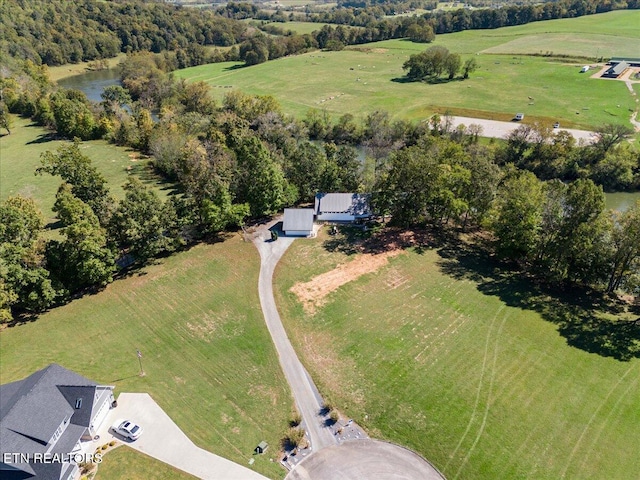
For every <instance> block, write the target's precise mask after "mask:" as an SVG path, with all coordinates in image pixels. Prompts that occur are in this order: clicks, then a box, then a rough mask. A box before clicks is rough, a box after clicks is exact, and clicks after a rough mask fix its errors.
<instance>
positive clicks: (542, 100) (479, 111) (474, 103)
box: [175, 11, 640, 129]
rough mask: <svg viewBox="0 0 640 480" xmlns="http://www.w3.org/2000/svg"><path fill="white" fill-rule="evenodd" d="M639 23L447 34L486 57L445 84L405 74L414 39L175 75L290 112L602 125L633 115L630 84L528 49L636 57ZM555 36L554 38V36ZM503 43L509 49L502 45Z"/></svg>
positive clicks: (627, 15)
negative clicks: (265, 98)
mask: <svg viewBox="0 0 640 480" xmlns="http://www.w3.org/2000/svg"><path fill="white" fill-rule="evenodd" d="M639 24H640V11H618V12H611V13H606V14H600V15H592V16H589V17H581V18H577V19H570V20H554V21H547V22H537V23H535V24H529V25H524V26H519V27H509V28H502V29H496V30H476V31H466V32H460V33H454V34H447V35H439V36H438V37H437V38H436V41H435V42H434V43H433V45H442V46H445V47H447V48H448V49H449V50H450V51H452V52H456V53H459V54H461V55H462V57H463V60H466V59H468V58H470V57H472V56H473V57H474V58H475V59H476V60H477V62H478V64H479V69H478V70H477V71H476V72H475V73H473V74H472V75H471V78H469V79H468V80H465V81H452V82H444V83H439V84H426V83H404V82H403V81H402V79H403V77H404V71H403V70H402V64H403V63H404V62H405V61H406V60H407V59H408V58H409V56H410V55H411V54H415V53H419V52H421V51H423V50H425V49H426V48H428V47H429V46H431V45H425V44H416V43H412V42H410V41H407V40H390V41H384V42H376V43H371V44H367V45H361V46H352V47H348V48H347V49H346V50H343V51H340V52H311V53H308V54H304V55H299V56H292V57H287V58H282V59H278V60H274V61H270V62H267V63H264V64H260V65H255V66H252V67H247V68H236V67H237V66H238V65H240V64H238V63H220V64H210V65H201V66H198V67H193V68H188V69H184V70H179V71H177V72H175V74H176V76H177V77H179V78H185V79H187V80H190V81H199V80H202V81H205V82H207V83H209V84H210V85H211V86H212V87H213V88H212V92H213V95H214V96H215V97H216V98H217V99H218V100H221V99H222V98H223V96H224V94H225V93H226V92H228V91H229V90H230V89H238V90H241V91H244V92H247V93H251V94H261V95H265V94H269V95H273V96H274V97H276V98H277V99H278V100H279V102H280V103H281V105H282V106H283V109H284V110H285V112H287V113H289V114H293V115H296V116H298V117H302V116H304V115H305V114H306V112H307V111H308V110H309V109H311V108H315V109H320V110H326V111H327V112H328V113H329V114H331V115H332V116H334V117H337V116H339V115H343V114H345V113H351V114H354V115H356V116H360V117H363V116H365V115H366V114H367V113H368V112H371V111H374V110H376V109H380V110H386V111H388V112H390V113H391V114H392V115H393V116H394V117H395V118H405V119H410V120H422V119H425V118H426V117H428V116H429V115H431V114H433V113H434V112H439V113H443V112H446V111H449V112H450V113H452V114H457V115H466V116H471V117H477V118H487V119H496V120H511V119H512V118H513V115H514V114H515V113H516V112H523V113H525V116H526V120H527V121H535V120H539V121H542V122H545V123H548V122H553V121H556V120H557V121H560V122H561V123H562V124H563V125H566V126H567V127H578V128H587V129H593V128H597V127H598V126H600V125H602V124H604V123H621V124H628V123H629V117H630V115H631V113H632V112H633V111H634V109H635V108H636V103H635V99H634V97H633V96H632V95H631V94H630V92H629V90H628V89H627V87H626V85H625V84H624V82H618V81H609V80H600V79H591V78H589V74H587V75H585V74H580V73H579V70H580V67H581V66H582V65H583V64H584V63H588V62H587V61H586V60H584V59H576V60H575V61H573V60H569V61H568V60H566V59H563V60H558V59H552V58H546V57H540V56H527V55H525V54H540V53H541V52H542V53H546V52H547V51H553V53H554V54H555V55H572V56H574V55H577V56H582V55H585V52H587V53H588V50H589V49H590V48H591V47H593V46H594V44H593V42H594V41H597V43H598V44H599V47H598V48H596V50H594V51H593V52H592V53H591V55H590V56H591V57H592V58H595V57H596V55H599V56H606V55H607V54H609V53H610V54H611V55H625V54H626V55H631V54H633V52H638V51H640V29H638V28H637V25H639ZM286 26H287V24H283V27H285V28H286ZM548 35H551V38H552V39H551V40H550V41H549V42H547V41H546V40H545V38H546V36H548ZM554 36H555V37H554ZM558 36H559V37H558ZM554 38H555V40H554ZM558 38H563V39H567V38H571V41H570V42H569V41H557V39H558ZM594 39H595V40H594ZM512 42H513V43H512ZM510 44H511V46H510ZM494 49H498V50H499V52H498V53H492V50H494ZM512 50H513V51H512ZM636 56H637V55H636Z"/></svg>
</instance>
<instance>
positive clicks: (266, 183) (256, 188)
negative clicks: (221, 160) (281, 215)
mask: <svg viewBox="0 0 640 480" xmlns="http://www.w3.org/2000/svg"><path fill="white" fill-rule="evenodd" d="M235 152H236V157H237V162H238V174H237V184H236V198H237V199H238V200H239V201H240V202H241V203H245V202H246V203H248V204H249V208H250V211H251V215H252V216H254V217H260V216H264V215H271V214H273V213H276V212H277V211H279V210H280V209H282V207H284V206H285V205H290V204H292V203H293V202H294V201H295V200H296V199H297V196H298V194H297V192H296V190H295V187H292V186H291V185H290V184H289V182H288V181H287V180H286V178H285V177H284V173H283V172H282V168H281V167H280V165H279V164H278V163H277V162H276V161H275V160H274V159H273V158H272V157H271V154H270V153H269V151H268V150H267V148H266V147H265V146H264V144H263V143H262V142H261V141H260V140H259V139H258V138H256V137H254V136H248V137H244V138H243V139H241V140H240V143H239V144H238V145H237V147H236V148H235Z"/></svg>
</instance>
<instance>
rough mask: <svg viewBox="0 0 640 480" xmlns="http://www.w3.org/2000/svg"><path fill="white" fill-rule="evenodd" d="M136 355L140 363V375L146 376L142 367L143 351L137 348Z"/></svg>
mask: <svg viewBox="0 0 640 480" xmlns="http://www.w3.org/2000/svg"><path fill="white" fill-rule="evenodd" d="M136 355H138V363H140V376H141V377H144V375H145V373H144V370H143V369H142V352H141V351H140V350H136Z"/></svg>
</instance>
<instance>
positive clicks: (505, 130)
mask: <svg viewBox="0 0 640 480" xmlns="http://www.w3.org/2000/svg"><path fill="white" fill-rule="evenodd" d="M451 119H452V122H453V128H456V127H457V126H458V125H465V126H467V127H468V126H469V125H471V124H474V125H480V126H481V127H482V133H481V134H480V136H481V137H490V138H506V136H507V135H509V133H511V132H512V131H513V130H515V129H516V128H518V127H519V126H520V125H522V123H521V122H500V121H498V120H483V119H481V118H470V117H451ZM554 132H569V133H570V134H571V135H573V138H575V139H576V140H583V141H585V142H591V141H593V136H594V132H590V131H588V130H575V129H573V128H558V129H554Z"/></svg>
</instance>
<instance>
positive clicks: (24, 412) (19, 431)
mask: <svg viewBox="0 0 640 480" xmlns="http://www.w3.org/2000/svg"><path fill="white" fill-rule="evenodd" d="M95 390H96V382H93V381H91V380H89V379H87V378H85V377H83V376H81V375H78V374H77V373H74V372H72V371H70V370H67V369H65V368H63V367H61V366H60V365H56V364H51V365H49V366H48V367H45V368H43V369H42V370H39V371H37V372H35V373H33V374H32V375H30V376H28V377H27V378H25V379H23V380H20V381H17V382H12V383H7V384H4V385H0V438H1V439H2V442H0V458H2V454H4V453H5V452H6V453H30V454H33V453H43V452H46V451H47V448H48V447H47V443H48V442H49V440H50V439H51V437H52V436H53V434H54V433H55V431H56V430H57V429H58V427H59V426H60V425H61V424H62V422H63V421H64V420H65V418H70V425H69V426H68V427H67V430H66V431H65V432H64V434H63V435H62V437H60V439H59V440H58V443H57V444H56V449H58V448H72V447H73V446H74V445H75V444H76V442H77V441H78V440H79V439H80V437H81V436H82V434H83V432H84V431H85V429H86V427H87V426H88V425H89V422H90V420H91V410H92V408H93V401H94V396H95ZM78 398H82V406H81V408H79V409H76V408H75V403H76V400H77V399H78ZM71 437H73V438H71ZM58 444H59V445H58ZM67 453H68V452H67ZM14 466H16V467H20V468H21V469H22V470H23V472H22V473H21V475H23V476H22V477H15V478H29V477H30V476H32V475H34V474H35V475H36V476H37V478H38V479H45V480H48V479H52V480H57V479H59V478H60V472H61V467H60V465H58V464H51V463H48V464H24V463H22V464H16V465H14ZM18 473H19V472H14V473H12V475H14V474H18ZM25 474H27V475H26V476H25ZM7 475H9V472H7V471H6V470H3V471H2V477H3V478H5V477H7V478H8V476H7Z"/></svg>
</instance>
